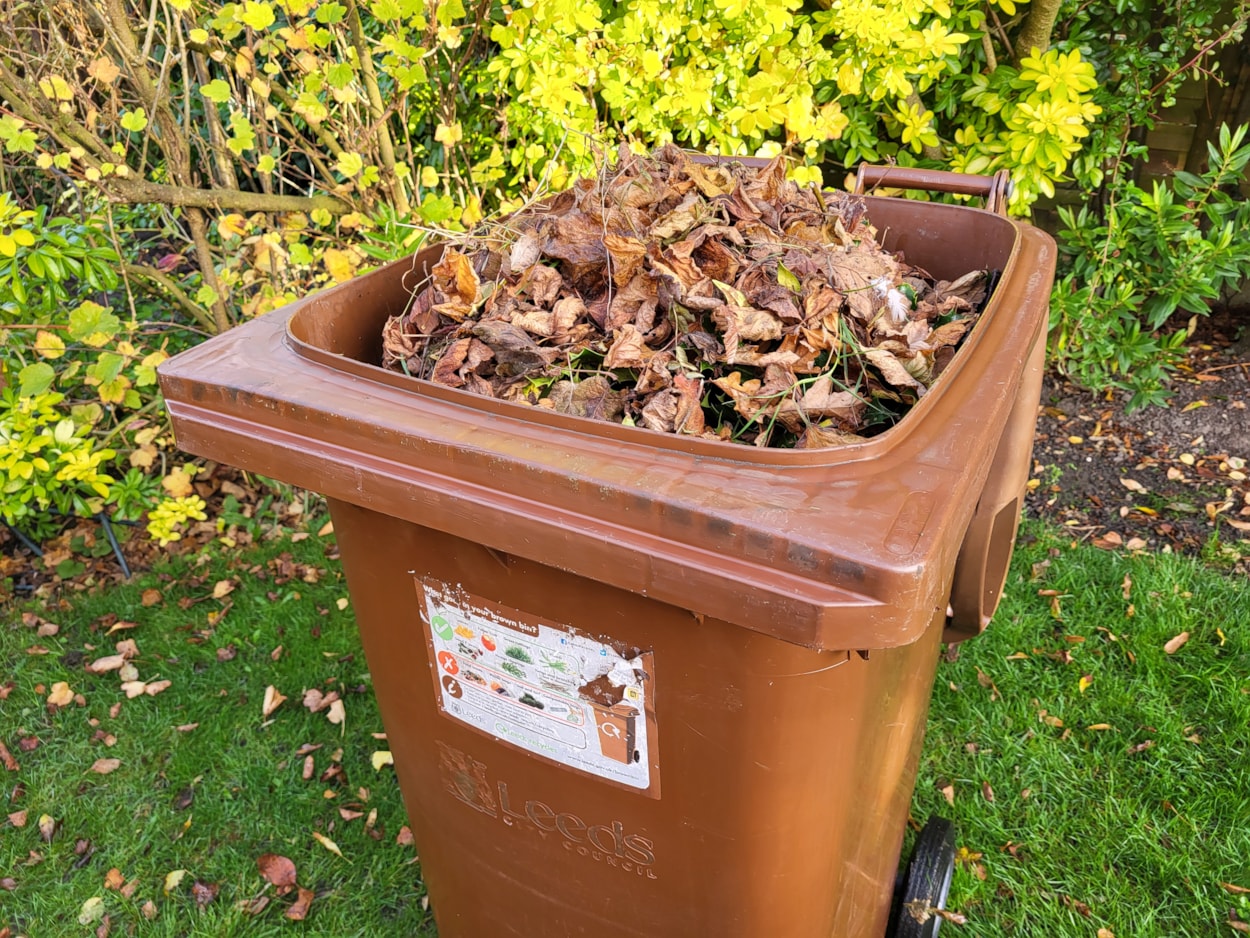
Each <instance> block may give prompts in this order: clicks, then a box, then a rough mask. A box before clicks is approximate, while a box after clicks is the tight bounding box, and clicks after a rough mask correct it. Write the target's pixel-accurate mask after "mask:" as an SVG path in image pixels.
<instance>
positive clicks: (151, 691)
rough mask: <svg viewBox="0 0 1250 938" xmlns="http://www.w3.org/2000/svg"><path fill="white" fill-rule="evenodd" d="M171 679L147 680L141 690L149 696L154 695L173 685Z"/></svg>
mask: <svg viewBox="0 0 1250 938" xmlns="http://www.w3.org/2000/svg"><path fill="white" fill-rule="evenodd" d="M173 683H174V682H173V681H149V682H148V683H147V684H146V685H145V686H144V688H143V692H144V693H145V694H147V695H148V696H149V697H155V696H156V695H157V694H159V693H160V692H161V691H163V690H167V689H169V688H170V687H172V686H173Z"/></svg>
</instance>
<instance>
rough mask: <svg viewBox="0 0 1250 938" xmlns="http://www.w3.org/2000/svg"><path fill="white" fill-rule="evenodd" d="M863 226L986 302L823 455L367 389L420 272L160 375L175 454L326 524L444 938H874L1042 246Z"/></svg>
mask: <svg viewBox="0 0 1250 938" xmlns="http://www.w3.org/2000/svg"><path fill="white" fill-rule="evenodd" d="M861 180H862V181H864V180H866V181H867V182H868V183H869V184H870V185H872V184H884V185H888V186H891V187H896V188H908V187H910V188H932V189H945V190H947V191H962V192H967V193H980V194H982V195H986V196H988V197H989V200H990V202H991V204H996V206H997V207H999V208H1000V209H1001V203H1002V197H1003V191H1002V189H1003V187H1002V183H1003V179H1001V178H995V179H993V180H990V179H986V178H982V177H967V176H954V175H952V174H942V173H936V174H934V173H917V172H913V171H906V170H898V169H892V170H888V171H875V172H869V173H867V174H864V175H863V176H861ZM868 211H869V217H870V218H871V219H872V221H873V224H874V225H875V226H876V227H877V229H878V230H879V231H881V232H883V233H884V234H885V240H886V245H887V247H889V248H890V249H891V250H895V251H900V250H901V251H903V252H905V255H906V257H907V259H908V261H909V262H910V263H913V264H917V265H919V266H921V267H923V268H925V269H927V270H928V271H929V272H930V273H931V274H933V275H935V276H937V277H940V278H946V279H954V278H955V277H958V276H960V275H962V274H964V273H966V272H968V271H970V270H973V269H981V268H987V269H992V270H996V271H1001V277H1000V279H999V281H998V284H997V287H996V288H995V290H994V292H993V294H992V296H991V298H990V300H989V301H988V303H987V305H986V308H985V312H984V314H983V315H982V318H981V320H980V322H979V324H978V325H977V327H976V328H975V329H974V330H973V332H972V333H971V334H970V336H969V338H968V339H967V341H966V342H965V345H964V347H963V348H962V349H961V350H960V352H959V353H958V355H957V356H956V358H955V360H954V361H953V362H952V363H951V365H950V366H949V367H948V369H947V370H946V371H945V373H944V374H943V375H942V377H941V378H940V379H939V380H938V382H937V383H936V384H935V386H934V387H933V388H932V389H931V391H930V392H929V393H927V394H926V395H925V396H924V397H923V398H922V399H921V401H920V402H919V403H918V404H917V405H916V406H915V408H914V409H913V410H912V412H911V413H910V414H909V415H908V416H907V417H905V418H904V419H903V421H902V422H901V423H900V424H899V425H897V426H896V427H894V428H892V429H890V430H888V431H887V432H885V433H884V434H882V435H880V436H878V437H875V438H873V439H872V440H870V441H868V442H865V443H862V444H856V445H852V446H848V447H845V448H841V449H826V450H814V451H796V450H764V449H755V448H752V447H747V446H740V445H735V444H731V443H721V442H715V441H708V440H699V439H685V438H677V437H674V436H671V435H665V434H657V433H653V432H650V431H647V430H643V429H640V428H633V427H623V426H618V425H615V424H609V423H602V422H595V421H590V420H586V419H581V418H576V417H569V416H565V415H561V414H556V413H553V412H550V411H546V410H543V409H539V408H527V407H524V406H521V405H515V404H509V403H504V402H499V401H495V400H493V399H487V398H483V397H478V396H475V395H472V394H469V393H467V392H463V391H459V390H454V389H449V388H444V387H440V386H435V385H433V384H429V383H426V382H423V381H419V380H416V379H414V378H410V377H408V376H406V375H403V374H398V373H395V372H390V371H384V370H383V369H382V368H381V367H379V364H378V363H379V361H380V354H381V349H380V344H381V343H380V333H381V330H382V325H383V323H384V321H385V320H386V319H387V317H388V316H391V315H394V314H398V313H400V312H401V311H403V309H404V308H405V305H406V303H407V302H408V299H409V296H410V292H411V290H412V288H413V287H414V286H415V285H416V284H417V283H418V282H419V281H421V280H422V279H423V278H424V276H425V269H426V267H427V265H429V264H431V263H433V262H434V261H435V260H437V258H438V256H439V249H438V248H437V247H433V248H429V249H426V250H423V251H422V252H420V253H418V254H417V255H415V256H414V257H412V258H409V259H406V260H402V261H398V262H396V263H392V264H390V265H389V266H386V267H383V268H381V269H379V270H376V271H374V272H373V273H370V274H368V275H366V276H362V277H360V278H358V279H355V280H352V281H350V282H348V283H345V284H342V285H340V286H337V287H334V288H333V289H330V290H327V291H325V292H323V293H320V294H318V295H315V296H311V297H308V298H307V299H304V300H300V301H299V302H296V303H294V304H292V305H290V306H287V307H285V308H284V309H281V310H278V311H276V312H274V313H271V314H269V315H267V316H264V317H261V318H259V319H257V320H254V321H252V322H249V323H247V324H246V325H243V326H240V327H238V328H236V329H234V330H232V331H231V332H229V333H227V334H225V335H222V336H219V337H217V338H215V339H213V340H211V341H209V342H206V343H204V344H203V345H201V346H199V347H198V348H195V349H193V350H191V351H188V352H185V353H183V354H181V355H179V356H177V357H176V358H174V359H172V360H171V361H169V362H167V363H166V364H165V365H163V366H162V368H161V385H162V389H163V391H164V394H165V397H166V401H167V404H168V407H169V410H170V413H171V414H172V417H173V421H174V427H175V431H176V433H177V437H178V442H179V445H180V446H182V447H183V448H184V449H186V450H189V451H190V452H192V453H196V454H199V455H201V456H205V457H209V458H211V459H214V460H218V461H221V462H225V463H229V464H233V465H236V466H240V467H243V468H246V469H248V470H251V471H254V472H258V473H262V474H264V475H267V476H271V477H273V478H277V479H282V480H285V481H288V482H291V483H294V484H296V485H299V486H303V487H305V488H308V489H312V490H314V491H317V492H321V493H324V494H325V495H326V497H327V498H328V500H329V504H330V510H331V513H332V517H333V520H334V529H335V532H336V535H337V537H338V539H339V544H340V548H341V552H342V558H343V565H344V567H345V569H346V573H347V578H348V584H349V587H350V592H351V596H352V604H353V608H354V609H355V611H356V616H357V619H358V622H359V626H360V631H361V635H362V638H363V642H364V646H365V651H366V654H367V656H368V661H369V667H370V670H371V673H372V677H373V684H374V687H375V689H376V692H377V695H378V701H379V704H380V707H381V711H382V718H383V721H384V723H385V727H386V730H387V733H388V736H389V740H390V747H391V749H392V751H393V753H394V757H395V766H396V771H397V773H398V776H399V783H400V787H401V789H402V791H403V796H404V801H405V804H406V807H407V810H408V814H409V817H410V819H411V823H412V829H413V831H414V832H415V837H416V842H417V847H418V851H419V854H420V857H421V869H422V875H423V877H424V879H425V881H426V884H427V886H428V889H429V894H430V898H431V902H432V906H433V910H434V914H435V919H436V921H437V925H438V929H439V934H440V936H442V938H457V936H460V938H483V936H492V938H494V936H505V935H510V936H527V938H538V936H571V935H593V936H595V938H626V936H628V938H644V936H645V938H663V936H673V938H678V936H680V938H688V936H712V935H714V936H717V938H732V936H743V938H746V936H750V938H757V936H760V935H777V936H785V938H808V936H811V938H815V936H822V938H828V936H836V938H864V936H872V938H880V936H882V935H883V934H885V933H886V929H887V921H888V920H889V917H890V914H891V902H892V894H893V891H894V888H895V879H896V873H897V870H898V863H899V854H900V850H901V844H902V841H903V836H904V829H905V826H906V821H907V818H908V806H909V803H910V799H911V795H912V789H913V785H914V783H915V774H916V765H917V759H918V756H919V753H920V748H921V743H922V740H923V736H924V729H925V718H926V711H927V708H928V702H929V696H930V689H931V685H932V682H933V677H934V671H935V667H936V663H937V660H938V650H939V643H940V642H942V641H943V638H944V636H945V638H946V639H947V640H950V639H953V638H959V637H963V636H967V635H972V634H976V633H977V632H979V631H980V630H981V629H982V628H983V627H984V626H985V624H986V623H987V622H988V621H989V617H990V615H991V614H992V613H993V611H994V607H995V605H996V604H997V599H998V595H999V591H1000V590H1001V588H1002V585H1003V582H1004V578H1005V575H1006V570H1007V563H1008V559H1009V557H1010V553H1011V545H1012V541H1013V538H1014V535H1015V530H1016V525H1017V523H1018V519H1019V512H1020V505H1021V496H1022V494H1023V490H1024V485H1025V482H1026V479H1027V475H1028V469H1029V459H1030V446H1031V439H1032V430H1033V422H1034V415H1035V410H1036V407H1037V403H1038V398H1039V392H1040V380H1041V366H1042V355H1043V348H1044V341H1045V339H1044V325H1045V321H1046V310H1047V301H1048V297H1049V292H1050V286H1051V280H1052V275H1053V267H1054V260H1055V254H1054V245H1053V242H1052V241H1051V239H1050V238H1049V237H1047V236H1046V235H1045V234H1042V233H1040V232H1038V231H1036V230H1035V229H1033V228H1031V227H1030V226H1028V225H1026V224H1022V223H1019V222H1016V221H1013V220H1010V219H1008V218H1007V217H1005V215H1003V214H998V213H996V212H995V211H986V210H982V209H977V208H970V207H963V206H955V205H947V204H938V203H926V202H918V201H910V200H905V199H901V198H881V197H876V196H871V195H870V196H869V197H868ZM938 839H939V840H941V838H938ZM922 840H923V838H922ZM945 846H946V848H947V849H949V840H947V841H946V844H945ZM930 860H932V858H930ZM929 865H930V866H931V867H932V866H933V863H932V862H930V864H929ZM922 872H924V873H925V876H927V877H928V878H930V879H934V878H936V880H937V881H938V884H937V886H934V887H932V890H938V889H941V891H944V884H943V883H942V882H941V881H942V879H943V876H942V870H941V869H940V864H939V865H938V868H936V876H935V874H934V869H928V870H927V871H922ZM925 876H922V877H920V878H921V879H924V878H925ZM913 878H914V877H913ZM945 882H946V883H948V882H949V872H948V871H947V875H946V879H945ZM913 898H914V897H913ZM938 899H940V896H936V895H934V896H931V897H930V899H929V900H927V901H933V902H936V901H937V900H938ZM366 901H367V900H366ZM922 905H923V903H922ZM911 911H912V912H915V911H916V908H915V903H914V902H913V903H912V908H911ZM920 911H921V913H923V908H921V910H920ZM902 919H903V921H902V924H900V925H899V926H898V931H897V934H899V935H903V934H907V935H911V934H928V933H930V932H931V931H932V929H933V928H934V927H935V926H936V924H937V922H938V921H939V920H938V919H930V918H929V917H928V916H927V915H925V914H919V915H912V916H910V917H909V916H908V915H904V916H902ZM926 919H928V920H927V921H926ZM917 929H920V930H917Z"/></svg>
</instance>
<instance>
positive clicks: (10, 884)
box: [0, 876, 17, 892]
mask: <svg viewBox="0 0 1250 938" xmlns="http://www.w3.org/2000/svg"><path fill="white" fill-rule="evenodd" d="M16 888H17V880H15V879H14V878H13V877H12V876H6V877H4V879H0V889H3V890H4V891H5V892H12V891H13V890H14V889H16Z"/></svg>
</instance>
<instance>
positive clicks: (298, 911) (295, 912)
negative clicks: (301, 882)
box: [286, 886, 317, 922]
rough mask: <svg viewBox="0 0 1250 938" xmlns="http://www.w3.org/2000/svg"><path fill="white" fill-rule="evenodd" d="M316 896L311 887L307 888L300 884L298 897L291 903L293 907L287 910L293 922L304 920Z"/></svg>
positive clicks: (287, 914)
mask: <svg viewBox="0 0 1250 938" xmlns="http://www.w3.org/2000/svg"><path fill="white" fill-rule="evenodd" d="M316 896H317V894H316V893H315V892H313V891H312V890H311V889H305V888H304V887H303V886H300V887H299V895H298V897H297V898H296V899H295V901H294V902H293V903H291V907H290V908H289V909H287V910H286V917H287V918H289V919H290V920H291V921H293V922H302V921H304V919H305V918H306V917H307V915H308V907H309V906H311V905H312V901H313V899H315V898H316Z"/></svg>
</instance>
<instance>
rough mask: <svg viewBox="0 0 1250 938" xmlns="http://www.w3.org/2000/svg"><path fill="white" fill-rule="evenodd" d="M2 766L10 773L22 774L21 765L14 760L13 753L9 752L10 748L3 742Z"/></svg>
mask: <svg viewBox="0 0 1250 938" xmlns="http://www.w3.org/2000/svg"><path fill="white" fill-rule="evenodd" d="M0 765H3V766H4V767H5V769H7V770H8V771H10V772H20V771H21V769H22V766H21V764H20V763H19V762H18V761H17V760H16V759H15V758H13V753H11V752H9V748H8V746H6V745H5V744H4V742H3V741H2V740H0Z"/></svg>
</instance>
